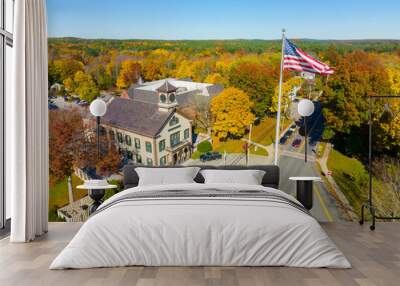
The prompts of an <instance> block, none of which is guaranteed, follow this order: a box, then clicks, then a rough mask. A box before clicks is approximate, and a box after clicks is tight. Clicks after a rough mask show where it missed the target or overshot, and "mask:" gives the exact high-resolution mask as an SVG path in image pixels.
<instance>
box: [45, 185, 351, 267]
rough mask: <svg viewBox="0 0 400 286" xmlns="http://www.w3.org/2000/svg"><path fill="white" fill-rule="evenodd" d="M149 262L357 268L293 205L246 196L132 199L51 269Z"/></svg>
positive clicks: (99, 218) (77, 240)
mask: <svg viewBox="0 0 400 286" xmlns="http://www.w3.org/2000/svg"><path fill="white" fill-rule="evenodd" d="M205 188H218V189H227V190H265V191H268V192H274V193H276V194H279V195H282V196H285V197H287V198H290V199H291V200H293V201H295V199H294V198H292V197H291V196H289V195H287V194H285V193H283V192H281V191H279V190H276V189H272V188H265V187H262V186H254V185H252V186H250V185H237V184H235V185H231V184H222V185H221V184H212V185H210V184H207V185H205V184H182V185H165V186H148V187H136V188H132V189H128V190H125V191H123V192H120V193H118V194H116V195H115V196H113V197H111V198H110V199H108V200H107V201H105V202H104V203H103V204H102V205H101V206H100V208H104V207H105V206H107V205H109V204H110V203H112V202H113V201H115V200H117V199H118V198H120V197H121V196H124V195H126V194H129V193H130V192H142V191H149V190H152V191H154V190H159V191H162V190H174V189H175V190H176V189H179V190H203V189H205ZM128 265H145V266H194V265H198V266H211V265H213V266H245V265H246V266H293V267H333V268H350V267H351V266H350V263H349V262H348V261H347V259H346V258H345V257H344V255H343V254H342V252H341V251H340V250H338V248H337V247H336V245H335V244H334V243H333V242H332V241H331V239H330V238H329V237H328V236H327V234H326V233H325V232H324V230H323V229H322V228H321V226H320V225H319V224H318V222H317V221H316V220H315V219H314V218H312V217H311V216H309V215H307V214H306V213H304V212H302V211H300V210H298V209H296V208H294V207H292V206H290V205H285V204H279V203H276V202H273V201H272V202H271V201H265V200H262V199H254V198H252V199H246V198H241V199H237V198H206V199H205V198H201V199H200V198H185V199H177V198H168V199H165V198H162V199H157V198H156V199H149V200H140V201H125V202H121V203H118V204H115V205H112V206H109V207H108V208H107V209H104V210H103V211H101V212H99V213H98V214H96V215H94V216H93V217H91V218H89V220H88V221H87V222H86V223H85V224H84V225H83V226H82V227H81V229H80V230H79V232H78V233H77V234H76V235H75V237H74V238H73V239H72V241H71V242H70V243H69V244H68V246H67V247H65V249H64V250H63V251H62V252H61V253H60V254H59V255H58V256H57V258H56V259H55V260H54V261H53V263H52V264H51V266H50V269H63V268H91V267H114V266H128Z"/></svg>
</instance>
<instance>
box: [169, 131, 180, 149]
mask: <svg viewBox="0 0 400 286" xmlns="http://www.w3.org/2000/svg"><path fill="white" fill-rule="evenodd" d="M170 139H171V147H175V146H176V145H178V144H179V143H180V142H181V138H180V132H179V131H178V132H175V133H173V134H171V136H170Z"/></svg>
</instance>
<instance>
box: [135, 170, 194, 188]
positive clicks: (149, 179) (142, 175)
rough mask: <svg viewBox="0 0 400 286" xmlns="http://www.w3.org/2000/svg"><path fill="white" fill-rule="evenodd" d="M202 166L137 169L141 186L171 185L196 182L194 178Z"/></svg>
mask: <svg viewBox="0 0 400 286" xmlns="http://www.w3.org/2000/svg"><path fill="white" fill-rule="evenodd" d="M199 170H200V168H198V167H186V168H143V167H138V168H136V169H135V171H136V173H137V174H138V176H139V184H138V185H139V186H150V185H171V184H188V183H195V181H194V180H193V179H194V178H195V177H196V175H197V173H198V172H199Z"/></svg>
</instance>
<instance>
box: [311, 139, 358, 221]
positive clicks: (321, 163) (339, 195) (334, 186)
mask: <svg viewBox="0 0 400 286" xmlns="http://www.w3.org/2000/svg"><path fill="white" fill-rule="evenodd" d="M331 150H332V144H330V143H327V144H326V147H325V150H324V154H323V155H322V157H321V158H318V159H317V162H318V164H319V166H320V167H321V170H322V173H323V174H325V178H326V179H327V180H328V182H329V184H330V185H331V186H332V189H333V191H334V192H335V194H334V195H335V196H336V198H338V199H339V201H340V203H341V205H342V206H343V208H344V211H345V212H346V213H347V215H348V216H349V218H350V219H351V220H352V221H357V220H358V217H357V216H356V214H355V213H354V210H353V207H352V206H351V205H350V203H349V201H348V200H347V198H346V196H345V195H344V194H343V193H342V190H341V189H340V187H339V186H338V185H337V184H336V182H335V180H334V179H333V177H332V176H328V172H329V169H328V158H329V154H330V152H331Z"/></svg>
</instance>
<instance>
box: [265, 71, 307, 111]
mask: <svg viewBox="0 0 400 286" xmlns="http://www.w3.org/2000/svg"><path fill="white" fill-rule="evenodd" d="M302 82H303V79H302V78H300V77H292V78H290V79H289V80H287V81H285V82H284V83H283V84H282V98H281V112H284V111H285V110H286V107H287V106H288V105H289V103H290V98H289V94H290V93H291V92H292V91H293V89H294V88H295V87H300V86H301V84H302ZM278 97H279V86H277V87H276V88H275V94H274V96H273V97H272V105H271V107H270V111H271V112H277V111H278Z"/></svg>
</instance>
